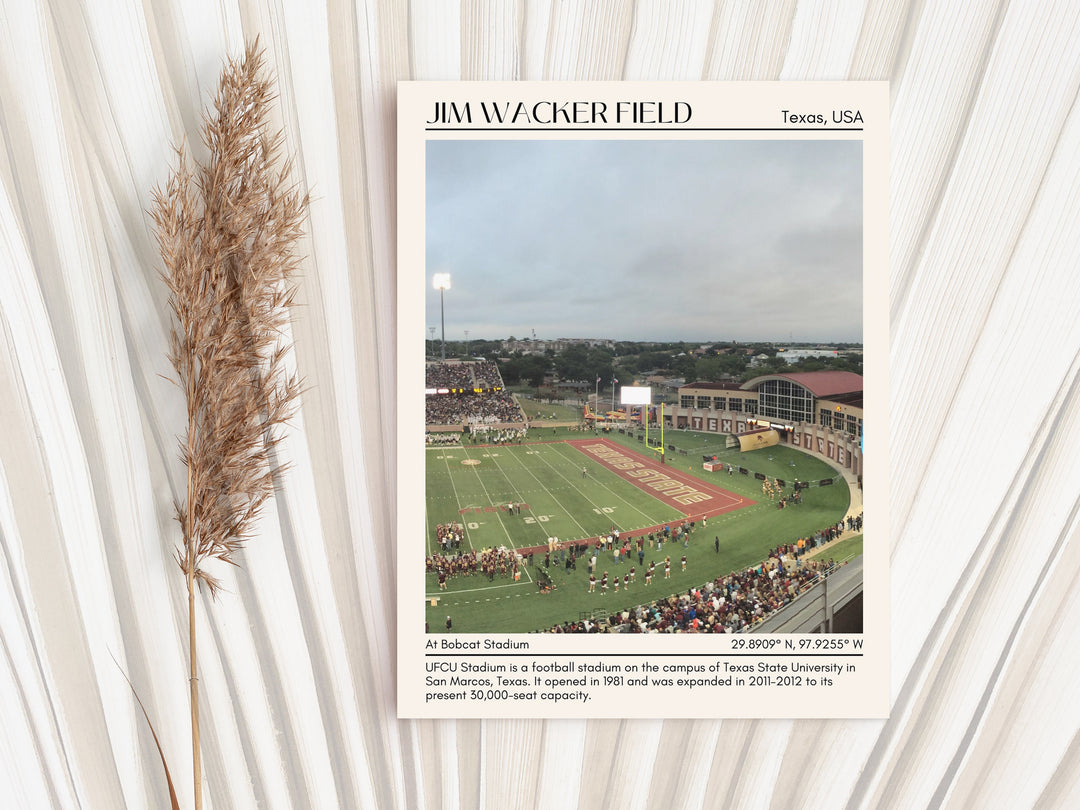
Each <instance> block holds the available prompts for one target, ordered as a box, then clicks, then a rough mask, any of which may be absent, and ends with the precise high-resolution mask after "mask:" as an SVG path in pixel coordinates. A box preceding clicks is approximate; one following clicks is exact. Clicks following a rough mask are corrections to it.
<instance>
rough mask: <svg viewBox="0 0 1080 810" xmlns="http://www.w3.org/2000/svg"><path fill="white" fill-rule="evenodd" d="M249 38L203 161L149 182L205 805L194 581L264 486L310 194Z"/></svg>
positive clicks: (251, 513) (213, 584) (270, 479)
mask: <svg viewBox="0 0 1080 810" xmlns="http://www.w3.org/2000/svg"><path fill="white" fill-rule="evenodd" d="M262 64H263V57H262V52H261V51H260V50H259V49H258V44H257V42H256V43H254V44H252V45H251V46H250V47H249V48H248V49H247V51H246V52H245V54H244V56H243V58H242V59H240V60H238V61H230V62H229V63H228V64H227V66H226V67H225V70H224V71H223V72H222V76H221V83H220V87H219V88H218V93H217V97H216V99H215V102H214V109H213V111H212V112H211V113H208V114H207V116H206V118H205V122H204V127H203V140H204V142H205V144H206V147H207V149H208V151H209V157H208V158H207V161H206V163H205V165H202V164H198V163H196V165H195V166H194V167H191V166H189V163H188V158H187V155H186V154H185V152H184V150H183V149H179V150H178V151H177V155H178V160H177V167H176V169H175V170H174V171H173V172H172V173H171V175H170V177H169V180H168V183H167V185H166V187H165V189H164V190H163V191H162V190H159V191H158V192H156V193H155V195H154V207H153V211H152V216H153V221H154V227H155V230H156V233H157V238H158V242H159V244H160V246H161V256H162V261H163V265H164V270H163V273H162V275H163V277H164V279H165V282H166V283H167V284H168V287H169V292H170V298H169V301H170V305H171V307H172V310H173V313H174V315H175V323H174V326H173V333H172V343H171V347H170V360H171V361H172V364H173V367H174V368H175V370H176V375H177V378H178V380H179V384H180V386H181V387H182V388H183V390H184V393H185V395H186V397H187V433H186V435H185V437H184V439H183V440H182V443H181V449H180V455H181V458H182V460H183V462H184V464H185V465H186V466H187V493H186V497H185V499H184V501H183V502H178V503H177V504H176V518H177V520H178V521H179V523H180V526H181V534H182V538H183V545H182V546H181V547H179V548H178V549H177V553H176V558H177V562H178V563H179V564H180V568H181V570H182V571H183V572H184V575H185V577H186V581H187V589H188V625H189V628H188V630H189V642H190V643H189V646H190V658H191V681H190V683H191V722H192V754H193V764H194V770H195V807H196V808H201V806H202V788H201V781H202V775H201V759H200V754H199V722H198V720H199V718H198V697H199V695H198V680H197V678H196V666H195V664H196V645H195V588H196V586H199V587H201V586H206V588H207V589H208V591H209V593H210V594H211V596H216V595H217V592H218V589H219V582H218V580H217V579H216V578H215V577H214V576H213V574H212V573H210V571H208V570H207V569H206V567H205V566H206V564H207V563H208V562H210V561H212V560H215V559H216V560H220V561H222V562H226V563H232V564H234V565H235V564H236V553H237V551H238V550H239V549H240V548H241V547H242V546H243V544H244V542H245V540H246V539H247V538H248V536H249V533H250V531H251V527H252V521H253V520H254V518H255V517H256V515H257V514H258V512H259V510H260V508H261V507H262V505H263V504H264V503H265V502H266V500H267V498H269V497H270V495H271V494H272V493H273V491H274V485H275V480H276V474H277V473H278V472H279V467H278V464H277V461H276V460H277V454H276V453H275V452H274V451H275V447H276V445H277V444H278V442H279V441H280V440H281V434H280V432H279V430H278V429H279V428H280V426H281V425H282V424H283V423H284V422H285V421H286V420H288V418H289V416H290V415H291V413H292V410H293V406H294V405H295V401H296V398H297V396H298V394H299V390H300V384H299V381H298V380H297V378H296V377H295V376H294V375H293V374H291V373H290V372H289V371H288V370H287V369H286V363H285V359H286V352H287V351H288V346H287V345H286V344H285V342H284V341H283V330H284V327H285V325H286V321H287V318H288V307H289V305H290V304H291V303H292V298H293V290H294V287H293V284H292V281H291V280H290V279H291V276H292V274H293V272H294V271H295V269H296V267H297V264H298V261H299V259H298V257H297V255H296V252H295V245H296V243H297V240H298V239H299V237H300V236H301V233H302V230H301V229H302V224H303V220H304V217H305V213H306V210H307V202H308V200H307V196H306V195H305V194H303V193H301V192H300V191H299V190H298V189H297V187H296V186H295V185H294V184H293V183H292V182H291V181H290V179H289V175H290V163H289V161H284V160H283V159H282V156H281V151H282V150H281V147H282V135H281V134H280V133H278V134H276V135H269V136H268V135H267V133H266V130H267V122H268V116H269V108H270V104H271V103H272V102H273V101H274V96H273V94H272V87H271V84H270V82H269V80H268V79H266V78H265V77H264V75H263V69H262Z"/></svg>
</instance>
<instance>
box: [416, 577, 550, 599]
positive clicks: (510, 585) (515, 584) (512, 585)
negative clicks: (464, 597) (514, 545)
mask: <svg viewBox="0 0 1080 810" xmlns="http://www.w3.org/2000/svg"><path fill="white" fill-rule="evenodd" d="M530 581H531V580H530ZM526 584H527V583H524V582H508V583H506V584H505V585H488V586H487V587H484V588H463V589H461V590H456V591H436V592H435V593H429V594H427V595H426V596H425V597H424V598H425V599H430V598H431V597H433V596H440V595H441V596H444V597H445V596H453V595H455V594H459V593H479V592H480V591H494V590H498V589H499V588H521V587H523V586H525V585H526Z"/></svg>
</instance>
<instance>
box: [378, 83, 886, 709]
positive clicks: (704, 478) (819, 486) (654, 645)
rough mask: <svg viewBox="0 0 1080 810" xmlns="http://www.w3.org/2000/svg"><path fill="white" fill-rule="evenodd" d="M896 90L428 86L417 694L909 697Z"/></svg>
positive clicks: (411, 92)
mask: <svg viewBox="0 0 1080 810" xmlns="http://www.w3.org/2000/svg"><path fill="white" fill-rule="evenodd" d="M887 116H888V92H887V85H886V84H884V83H875V82H868V83H844V82H832V83H723V84H712V83H675V82H666V83H580V84H570V83H447V82H431V83H428V82H409V83H402V84H400V85H399V92H398V172H399V176H398V204H399V218H398V222H399V232H398V406H399V409H398V437H397V438H398V498H399V501H398V505H397V506H398V524H397V549H398V571H397V576H398V611H399V614H398V627H399V633H398V713H399V716H401V717H530V716H531V717H882V716H884V715H885V714H886V712H887V707H888V648H889V639H888V569H887V565H888V535H887V526H888V514H887V508H888V505H887V494H886V493H887V491H888V455H887V452H888V448H887V447H885V446H883V445H879V444H878V443H876V442H873V441H871V443H870V444H868V445H867V446H866V448H865V454H864V453H863V450H862V446H861V445H862V429H863V428H862V425H863V421H864V420H870V421H872V422H874V423H877V424H878V425H880V426H882V427H881V428H878V427H875V428H874V429H873V430H872V436H886V435H887V421H888V311H887V262H888V258H887V256H888V253H887V245H888V235H887V166H888V164H887V161H888V141H887V132H888V118H887ZM717 424H719V425H720V426H721V427H722V430H723V431H727V432H718V431H716V430H715V426H716V425H717ZM733 425H734V427H735V432H734V433H732V432H730V431H731V428H732V426H733ZM703 426H708V427H710V428H712V429H711V430H705V431H703V430H702V427H703ZM799 433H804V434H806V436H807V437H808V440H807V441H802V442H800V441H798V440H796V438H795V437H796V436H797V435H798V434H799ZM740 434H741V435H742V440H741V441H740V440H739V435H740ZM811 437H812V438H811ZM814 439H816V441H814ZM839 441H843V442H844V443H845V444H846V445H847V446H848V447H849V448H850V450H849V452H847V453H845V454H844V456H843V460H842V461H840V460H839V459H840V456H838V454H837V453H836V452H835V451H834V448H836V447H839V446H840V444H839V443H838V442H839ZM815 445H816V446H817V447H818V448H819V451H820V452H818V453H816V454H815V453H814V452H812V449H811V448H813V447H814V446H815ZM826 447H828V448H829V452H824V450H825V448H826ZM807 451H810V452H807ZM864 521H865V531H864Z"/></svg>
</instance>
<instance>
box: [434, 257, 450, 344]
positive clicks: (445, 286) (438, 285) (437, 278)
mask: <svg viewBox="0 0 1080 810" xmlns="http://www.w3.org/2000/svg"><path fill="white" fill-rule="evenodd" d="M431 286H432V287H434V288H435V289H436V290H438V291H439V316H440V318H441V319H442V359H443V360H445V359H446V300H445V296H446V291H447V290H449V289H450V274H449V273H434V274H433V275H432V276H431Z"/></svg>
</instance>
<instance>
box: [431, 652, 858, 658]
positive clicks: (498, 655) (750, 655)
mask: <svg viewBox="0 0 1080 810" xmlns="http://www.w3.org/2000/svg"><path fill="white" fill-rule="evenodd" d="M864 655H866V653H544V652H538V653H455V652H445V653H424V657H425V658H541V657H547V658H551V657H558V658H862V657H863V656H864Z"/></svg>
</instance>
